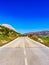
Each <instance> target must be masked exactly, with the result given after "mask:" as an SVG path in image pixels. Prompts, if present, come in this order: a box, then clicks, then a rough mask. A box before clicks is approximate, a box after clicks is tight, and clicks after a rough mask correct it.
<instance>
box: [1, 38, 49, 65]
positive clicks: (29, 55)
mask: <svg viewBox="0 0 49 65" xmlns="http://www.w3.org/2000/svg"><path fill="white" fill-rule="evenodd" d="M0 65H49V48H48V47H46V46H45V45H42V44H41V43H38V42H36V41H34V40H31V39H30V38H28V37H20V38H17V39H15V40H14V41H12V42H10V43H8V44H6V45H4V46H2V47H0Z"/></svg>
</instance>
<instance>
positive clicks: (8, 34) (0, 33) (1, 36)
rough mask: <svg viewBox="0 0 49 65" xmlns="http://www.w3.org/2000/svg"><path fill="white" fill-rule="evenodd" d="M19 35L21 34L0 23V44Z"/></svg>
mask: <svg viewBox="0 0 49 65" xmlns="http://www.w3.org/2000/svg"><path fill="white" fill-rule="evenodd" d="M20 35H21V34H20V33H18V32H16V31H14V30H12V29H10V28H7V27H5V26H2V25H0V46H2V45H4V44H6V43H8V42H10V41H12V40H14V39H15V38H17V37H19V36H20Z"/></svg>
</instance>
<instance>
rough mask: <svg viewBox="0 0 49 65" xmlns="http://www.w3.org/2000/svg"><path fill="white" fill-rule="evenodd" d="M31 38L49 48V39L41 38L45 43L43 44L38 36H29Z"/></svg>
mask: <svg viewBox="0 0 49 65" xmlns="http://www.w3.org/2000/svg"><path fill="white" fill-rule="evenodd" d="M29 38H31V39H33V40H35V41H37V42H40V43H41V44H44V45H45V46H47V47H49V37H44V38H40V39H41V40H42V41H43V42H41V41H40V40H39V39H38V38H39V37H37V36H29Z"/></svg>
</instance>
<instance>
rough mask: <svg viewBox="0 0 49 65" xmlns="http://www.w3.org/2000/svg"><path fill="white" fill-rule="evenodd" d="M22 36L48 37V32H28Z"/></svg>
mask: <svg viewBox="0 0 49 65" xmlns="http://www.w3.org/2000/svg"><path fill="white" fill-rule="evenodd" d="M24 35H27V36H31V35H36V36H38V37H49V31H39V32H29V33H25V34H24Z"/></svg>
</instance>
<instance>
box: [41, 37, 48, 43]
mask: <svg viewBox="0 0 49 65" xmlns="http://www.w3.org/2000/svg"><path fill="white" fill-rule="evenodd" d="M41 39H42V40H43V41H45V42H49V37H44V38H41Z"/></svg>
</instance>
